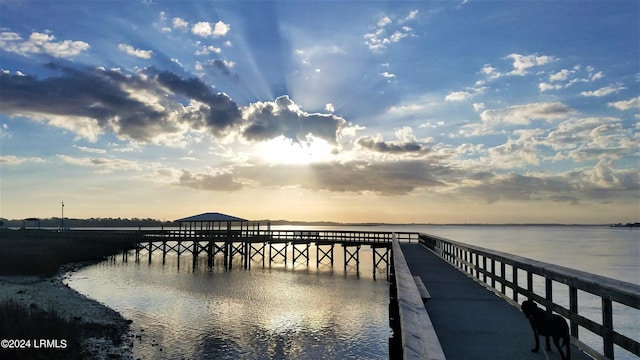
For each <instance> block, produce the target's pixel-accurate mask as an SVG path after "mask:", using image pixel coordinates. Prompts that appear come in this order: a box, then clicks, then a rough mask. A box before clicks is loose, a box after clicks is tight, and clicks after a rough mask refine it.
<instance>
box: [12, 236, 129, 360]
mask: <svg viewBox="0 0 640 360" xmlns="http://www.w3.org/2000/svg"><path fill="white" fill-rule="evenodd" d="M134 241H135V234H134V235H131V234H118V233H108V232H76V231H74V232H62V233H60V232H51V231H46V230H6V229H3V230H0V275H31V276H33V275H35V276H40V277H43V278H48V277H51V276H54V275H55V274H56V273H57V272H58V271H59V270H60V267H61V266H63V265H65V264H70V263H79V262H87V261H99V260H101V259H104V258H105V257H107V256H110V255H114V254H117V253H119V252H121V251H123V250H125V249H130V248H132V247H133V245H134ZM43 281H46V282H47V283H49V280H43ZM51 283H53V280H52V281H51ZM52 286H55V285H52ZM31 291H34V290H33V288H31V289H30V288H29V287H28V286H25V288H24V290H20V291H18V292H17V293H16V294H15V295H16V296H21V295H20V294H24V293H25V292H31ZM68 291H72V290H70V289H69V290H68ZM49 296H52V295H49ZM54 296H56V297H57V296H58V295H54ZM44 300H45V301H44V302H45V304H46V303H47V301H46V299H44ZM46 306H47V305H45V307H46ZM63 306H64V305H63ZM67 306H76V305H68V304H67ZM59 310H61V309H56V308H53V307H51V308H42V307H40V306H38V305H36V304H35V303H31V304H30V305H29V303H28V302H27V304H24V303H19V302H17V301H14V300H13V299H11V298H10V299H9V300H6V301H2V302H0V337H1V338H2V339H20V340H23V342H22V343H21V344H19V345H23V348H21V349H15V348H14V349H0V358H3V359H83V358H91V357H92V355H90V354H88V353H83V352H86V351H90V349H83V348H82V347H81V343H82V341H83V339H87V338H106V339H109V340H110V341H111V343H113V344H114V345H115V344H118V343H119V342H120V340H121V337H122V334H124V333H126V331H127V330H126V328H125V327H124V326H123V325H117V324H113V325H103V324H101V323H99V322H92V321H90V320H89V321H88V322H87V321H85V319H83V321H82V322H81V321H80V319H81V318H80V317H77V316H74V317H72V318H68V319H67V318H65V317H62V316H60V315H59V312H58V311H59ZM66 310H67V311H68V309H66ZM123 322H124V320H123ZM41 339H44V340H51V341H55V340H58V342H57V343H53V345H54V347H56V346H57V347H58V348H46V347H47V346H49V347H51V345H52V344H51V343H49V344H48V345H47V344H44V345H45V346H42V345H43V344H41V343H40V341H41ZM61 340H65V343H64V348H63V344H62V343H61V342H60V341H61ZM26 341H29V343H26ZM14 345H15V344H14ZM25 347H26V348H25Z"/></svg>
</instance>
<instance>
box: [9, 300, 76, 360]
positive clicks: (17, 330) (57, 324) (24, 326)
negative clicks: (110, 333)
mask: <svg viewBox="0 0 640 360" xmlns="http://www.w3.org/2000/svg"><path fill="white" fill-rule="evenodd" d="M82 335H83V329H82V328H81V327H80V326H79V325H78V324H76V323H73V322H68V321H66V320H64V319H63V318H61V317H60V316H58V314H56V313H55V312H54V311H52V310H45V309H41V308H38V307H36V306H34V305H32V306H31V307H26V306H24V305H21V304H18V303H16V302H13V301H11V300H9V301H5V302H2V303H0V338H2V339H21V340H24V341H26V342H25V343H23V345H25V346H26V347H25V348H22V349H15V348H14V349H0V358H3V359H36V360H37V359H82V358H83V356H82V352H81V348H80V339H81V337H82ZM40 339H46V340H58V344H59V346H60V348H49V349H43V348H42V347H38V346H39V345H40V344H39V341H40ZM61 340H65V342H66V345H65V347H64V348H62V342H61Z"/></svg>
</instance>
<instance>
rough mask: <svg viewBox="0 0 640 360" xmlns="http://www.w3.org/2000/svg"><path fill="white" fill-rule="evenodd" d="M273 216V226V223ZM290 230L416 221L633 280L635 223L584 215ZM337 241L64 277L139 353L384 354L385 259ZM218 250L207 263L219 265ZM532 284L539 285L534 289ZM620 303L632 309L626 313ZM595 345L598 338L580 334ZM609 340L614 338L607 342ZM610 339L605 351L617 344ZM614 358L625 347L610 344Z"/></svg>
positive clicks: (638, 259)
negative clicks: (352, 261) (247, 256)
mask: <svg viewBox="0 0 640 360" xmlns="http://www.w3.org/2000/svg"><path fill="white" fill-rule="evenodd" d="M276 228H280V227H274V229H276ZM282 229H290V230H307V229H316V230H331V229H335V230H358V231H408V232H414V231H415V232H424V233H429V234H433V235H439V236H443V237H446V238H449V239H452V240H456V241H461V242H465V243H470V244H474V245H478V246H482V247H486V248H490V249H495V250H499V251H502V252H507V253H512V254H516V255H519V256H523V257H528V258H532V259H536V260H539V261H544V262H549V263H553V264H557V265H562V266H566V267H569V268H574V269H579V270H583V271H587V272H591V273H595V274H599V275H603V276H607V277H611V278H614V279H618V280H622V281H627V282H631V283H635V284H640V254H639V253H640V245H639V237H640V230H638V229H632V230H629V229H616V228H608V227H593V226H429V225H416V226H371V227H355V228H354V227H350V228H345V227H300V226H298V227H294V226H287V227H282ZM342 251H343V249H342V247H340V246H336V247H335V266H334V267H331V266H330V265H328V264H326V261H325V264H324V265H323V264H321V265H320V266H319V267H317V266H316V262H315V246H312V247H311V248H310V253H309V254H310V259H309V260H310V262H309V266H306V264H305V263H304V262H303V261H298V262H297V263H296V264H292V263H291V256H292V249H291V247H289V252H288V262H287V264H286V265H285V264H284V263H283V262H282V260H281V259H280V260H278V261H276V262H275V263H274V264H273V265H272V266H271V267H269V266H268V265H267V266H266V267H264V268H263V267H262V262H261V261H258V262H254V263H253V264H252V267H251V270H243V269H241V265H240V264H236V265H235V268H234V269H233V270H231V271H226V270H224V269H223V268H222V267H221V266H219V265H215V266H214V267H213V268H208V267H207V264H206V259H200V261H199V262H198V264H197V266H196V267H195V268H194V267H193V264H192V257H191V256H190V255H182V256H181V257H180V258H178V257H177V256H176V255H175V253H174V254H173V255H168V256H167V258H166V263H165V264H163V263H162V256H161V254H160V253H159V252H158V253H154V255H153V258H152V261H151V262H150V263H149V262H148V257H147V256H146V255H143V256H142V257H141V258H140V261H138V262H136V261H135V259H134V257H133V256H130V257H129V259H128V261H126V262H123V261H122V258H120V257H118V258H116V259H114V260H113V261H108V262H104V263H101V264H97V265H94V266H90V267H88V268H85V269H82V270H80V271H78V272H77V273H74V274H73V275H72V276H71V277H70V279H69V280H68V283H69V285H70V286H72V287H73V288H75V289H76V290H78V291H80V292H81V293H84V294H87V295H88V296H90V297H92V298H94V299H96V300H98V301H100V302H102V303H104V304H106V305H107V306H109V307H112V308H114V309H115V310H117V311H119V312H120V313H121V314H122V315H123V316H124V317H125V318H127V319H131V320H133V321H134V322H133V324H132V329H133V332H134V334H135V335H136V336H137V337H136V338H134V345H135V346H134V356H135V357H136V358H137V357H140V358H143V359H153V358H156V359H160V358H163V359H164V358H171V359H180V358H187V359H197V358H227V359H238V358H250V359H274V358H277V359H318V358H323V359H349V358H351V359H386V358H388V345H387V344H388V338H389V336H390V335H391V332H390V329H389V327H388V303H389V299H388V296H389V295H388V284H387V282H386V281H385V275H386V268H383V269H380V270H379V271H378V273H377V274H378V277H377V278H378V280H376V281H374V280H373V275H372V274H373V270H372V269H373V266H372V255H371V249H370V248H368V247H365V246H363V247H362V248H361V251H360V269H359V270H360V271H359V273H358V272H356V268H355V266H352V265H350V266H348V267H347V269H346V270H345V269H344V268H343V265H344V261H343V259H344V255H343V252H342ZM220 263H221V259H217V262H216V264H220ZM540 291H543V290H540ZM566 293H567V291H566V289H563V288H562V287H560V286H558V287H557V288H556V287H554V300H555V301H557V302H559V303H560V304H563V305H565V306H568V297H567V295H566ZM580 296H581V299H582V300H581V302H580V303H579V306H580V309H579V310H580V313H581V314H583V315H584V316H587V317H589V318H592V319H593V320H594V321H597V322H600V321H601V312H600V300H599V298H595V297H593V298H592V299H590V298H589V296H588V295H586V294H581V295H580ZM630 310H633V309H619V308H617V307H615V304H614V324H615V326H616V328H617V329H618V331H621V332H622V333H623V334H625V335H627V336H630V337H632V338H636V339H637V338H638V337H640V336H639V335H640V325H638V324H639V323H640V321H638V320H639V319H637V311H635V310H633V311H630ZM628 314H633V315H631V316H629V315H628ZM583 336H585V338H584V340H585V341H587V342H588V343H590V344H593V346H594V347H596V348H599V347H601V345H598V343H601V341H600V340H599V338H597V337H595V336H590V335H589V334H588V333H586V331H583V332H581V338H583ZM618 350H619V349H618ZM618 350H616V351H617V352H618ZM619 353H620V355H622V356H621V358H623V359H627V358H629V359H631V358H634V356H633V355H627V354H624V351H620V352H619Z"/></svg>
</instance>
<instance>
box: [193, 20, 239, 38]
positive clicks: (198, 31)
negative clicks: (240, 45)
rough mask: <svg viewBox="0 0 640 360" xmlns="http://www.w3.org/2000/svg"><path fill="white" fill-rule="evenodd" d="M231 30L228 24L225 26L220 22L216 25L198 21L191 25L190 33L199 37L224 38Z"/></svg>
mask: <svg viewBox="0 0 640 360" xmlns="http://www.w3.org/2000/svg"><path fill="white" fill-rule="evenodd" d="M230 30H231V26H230V25H229V24H225V23H224V22H222V21H218V22H217V23H215V24H213V26H212V24H211V23H209V22H206V21H200V22H197V23H195V24H194V25H193V27H192V28H191V32H192V33H193V34H194V35H198V36H200V37H204V38H206V37H213V38H219V37H222V36H226V35H227V34H228V33H229V31H230Z"/></svg>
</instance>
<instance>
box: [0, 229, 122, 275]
mask: <svg viewBox="0 0 640 360" xmlns="http://www.w3.org/2000/svg"><path fill="white" fill-rule="evenodd" d="M133 240H135V238H134V237H133V236H131V235H122V234H116V233H113V234H109V233H107V232H93V233H91V232H75V231H74V232H52V231H46V230H6V229H3V230H0V275H39V276H43V277H48V276H53V275H55V274H56V272H57V271H58V269H59V268H60V266H62V265H64V264H69V263H74V262H84V261H93V260H100V259H103V258H104V257H106V256H109V255H113V254H117V253H118V252H120V251H122V250H123V249H130V248H132V246H133Z"/></svg>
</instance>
